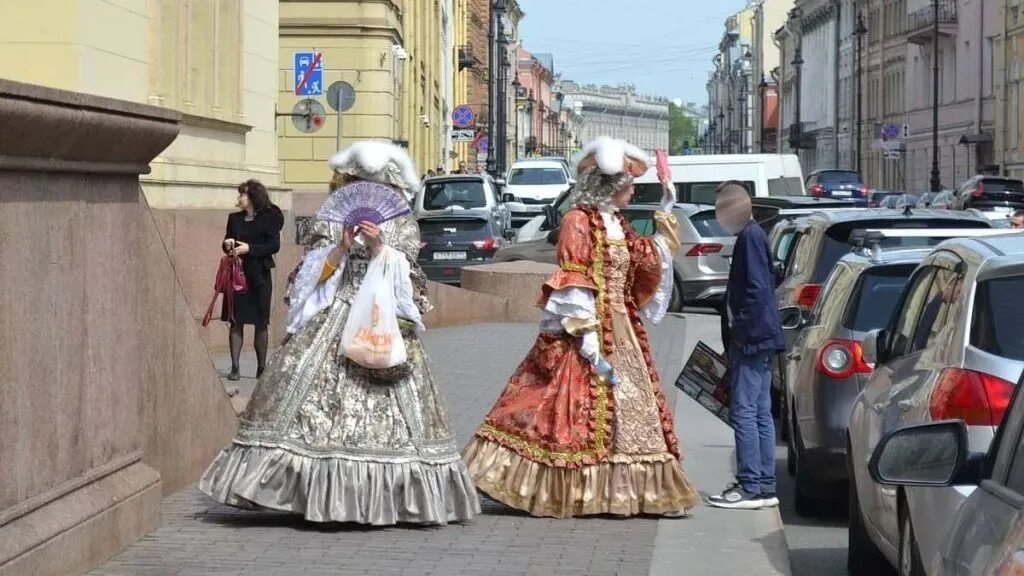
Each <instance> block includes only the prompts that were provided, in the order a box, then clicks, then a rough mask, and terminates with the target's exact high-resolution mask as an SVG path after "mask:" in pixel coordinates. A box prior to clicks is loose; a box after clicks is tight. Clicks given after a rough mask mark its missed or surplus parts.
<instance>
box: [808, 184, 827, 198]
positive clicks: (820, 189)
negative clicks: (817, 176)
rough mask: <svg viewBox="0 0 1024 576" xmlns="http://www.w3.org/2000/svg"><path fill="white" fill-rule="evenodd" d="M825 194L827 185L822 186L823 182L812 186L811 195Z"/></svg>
mask: <svg viewBox="0 0 1024 576" xmlns="http://www.w3.org/2000/svg"><path fill="white" fill-rule="evenodd" d="M824 195H825V187H824V186H822V185H821V184H815V185H814V186H811V196H824Z"/></svg>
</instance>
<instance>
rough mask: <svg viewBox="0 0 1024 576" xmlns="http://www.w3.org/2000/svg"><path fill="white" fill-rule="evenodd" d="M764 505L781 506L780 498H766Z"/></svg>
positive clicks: (769, 506) (770, 506) (767, 506)
mask: <svg viewBox="0 0 1024 576" xmlns="http://www.w3.org/2000/svg"><path fill="white" fill-rule="evenodd" d="M764 507H765V508H778V507H779V499H778V498H768V499H766V500H765V501H764Z"/></svg>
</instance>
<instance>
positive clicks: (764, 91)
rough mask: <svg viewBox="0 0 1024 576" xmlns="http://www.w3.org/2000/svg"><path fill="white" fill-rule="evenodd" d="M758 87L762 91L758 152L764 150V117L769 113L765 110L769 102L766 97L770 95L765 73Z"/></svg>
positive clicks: (758, 120)
mask: <svg viewBox="0 0 1024 576" xmlns="http://www.w3.org/2000/svg"><path fill="white" fill-rule="evenodd" d="M757 87H758V89H759V90H760V91H761V93H760V96H761V117H760V118H758V119H757V122H758V126H759V128H758V130H757V133H758V140H757V151H758V152H764V128H765V121H764V117H765V115H766V114H767V110H765V108H767V103H766V102H767V100H766V98H767V96H768V79H767V78H765V77H764V74H761V83H760V84H758V85H757Z"/></svg>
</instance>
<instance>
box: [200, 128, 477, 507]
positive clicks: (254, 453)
mask: <svg viewBox="0 0 1024 576" xmlns="http://www.w3.org/2000/svg"><path fill="white" fill-rule="evenodd" d="M331 167H332V168H334V170H335V172H336V174H337V175H339V176H340V178H339V180H340V181H341V182H351V181H354V180H370V181H375V182H379V183H383V184H387V185H389V186H391V187H393V188H394V189H395V190H396V193H400V192H399V191H402V192H405V191H409V190H414V189H415V188H416V186H418V181H419V178H418V176H417V174H416V170H415V168H414V167H413V166H412V161H411V160H410V159H409V157H408V156H407V155H406V154H405V152H404V151H403V150H402V149H400V148H398V147H397V146H393V145H391V144H385V143H380V142H361V143H358V144H356V145H353V146H352V147H351V148H349V149H348V150H345V151H343V152H341V153H339V154H338V155H336V156H335V157H334V158H332V160H331ZM345 191H346V186H345V185H343V186H341V187H340V188H338V189H337V190H335V191H334V192H333V193H334V194H345ZM378 232H379V239H380V240H382V241H383V244H385V245H387V246H390V247H391V248H393V249H395V250H397V251H398V252H399V253H400V254H403V255H404V256H405V260H404V262H402V263H401V264H402V268H403V269H405V268H407V269H408V271H409V275H410V276H411V279H412V284H411V285H412V290H411V292H409V291H408V288H406V290H404V291H403V290H402V289H401V287H396V288H397V290H398V291H399V293H398V294H397V300H398V309H399V323H400V327H401V331H402V335H403V337H404V340H405V344H406V347H407V352H408V357H409V360H408V361H407V362H406V364H404V365H401V366H399V367H397V368H395V369H390V370H386V371H377V370H368V369H366V368H363V367H360V366H358V365H355V364H353V363H351V362H350V361H348V360H347V359H346V358H345V357H344V356H342V354H341V352H340V346H339V343H340V341H341V334H342V329H343V328H344V326H345V321H346V319H347V318H348V315H349V311H350V304H351V302H352V301H353V299H354V297H355V295H356V293H357V291H358V289H359V286H360V285H361V283H362V280H363V277H364V276H365V274H366V270H367V266H368V264H369V261H370V258H371V248H375V247H376V245H378V244H379V242H378V240H377V238H375V236H377V233H378ZM305 245H306V250H307V251H306V255H305V257H304V258H303V262H302V264H301V265H300V267H299V269H298V273H297V274H296V276H295V279H294V282H293V283H292V285H291V287H290V290H289V318H288V322H289V326H288V332H289V338H288V339H287V340H286V341H285V343H284V345H283V346H282V347H281V349H280V350H279V351H278V352H277V353H276V354H275V355H274V357H273V358H272V359H271V361H270V363H269V365H268V366H267V368H266V371H265V372H264V374H263V377H262V378H261V379H260V381H259V384H258V385H257V387H256V390H255V391H254V393H253V395H252V399H251V400H250V402H249V404H248V406H247V407H246V410H245V412H244V413H243V414H242V416H241V421H240V425H239V430H238V433H237V435H236V436H235V439H234V441H233V442H232V443H231V445H230V446H228V447H227V448H225V449H224V450H222V451H221V453H220V454H219V455H218V456H217V458H216V459H215V460H214V462H213V463H212V464H211V465H210V467H209V469H207V471H206V473H205V474H204V475H203V478H202V479H201V481H200V483H199V489H200V490H202V491H203V492H204V493H206V494H207V495H209V496H210V497H211V498H213V499H214V500H217V501H218V502H222V503H224V504H229V505H232V506H238V507H245V508H264V509H272V510H281V511H287V512H292V513H295V514H302V515H304V517H305V518H306V519H307V520H311V521H315V522H358V523H364V524H373V525H389V524H395V523H399V522H403V523H404V522H408V523H421V524H446V523H448V522H462V521H466V520H469V519H471V518H472V517H473V516H474V515H475V514H477V513H479V511H480V503H479V499H478V496H477V493H476V490H475V488H474V487H473V482H472V479H471V478H470V476H469V475H468V473H467V471H466V467H465V464H464V463H463V461H462V458H461V457H460V455H459V450H458V447H457V445H456V443H455V434H454V433H453V431H452V427H451V424H450V421H449V418H448V414H447V410H446V407H445V403H444V401H443V399H442V397H441V393H440V390H439V389H438V387H437V385H436V383H435V381H434V379H433V377H432V376H431V373H430V369H429V367H428V361H427V357H426V354H425V352H424V350H423V346H422V344H421V342H420V339H419V336H418V332H419V331H420V330H421V329H422V324H421V322H420V314H421V313H423V312H426V311H427V310H428V309H429V306H430V305H429V303H428V302H427V300H426V297H425V292H426V289H425V288H426V282H425V277H424V276H423V273H422V271H421V270H420V269H419V268H418V266H417V265H416V255H417V253H418V252H419V249H420V236H419V227H418V226H417V224H416V221H415V219H414V218H413V217H412V216H411V215H409V216H402V217H399V218H395V219H393V220H389V221H387V222H384V223H383V224H381V225H380V226H379V228H378V227H375V226H371V227H369V228H364V233H363V234H362V235H361V236H360V237H359V238H357V239H355V241H354V242H353V238H352V237H351V235H348V234H343V232H342V227H341V226H340V225H338V224H335V223H331V222H327V221H322V220H316V221H315V222H314V223H313V224H312V226H311V227H310V229H309V230H308V232H307V233H306V238H305ZM406 265H407V266H406ZM404 284H405V286H406V287H408V286H409V283H404ZM403 311H404V312H403Z"/></svg>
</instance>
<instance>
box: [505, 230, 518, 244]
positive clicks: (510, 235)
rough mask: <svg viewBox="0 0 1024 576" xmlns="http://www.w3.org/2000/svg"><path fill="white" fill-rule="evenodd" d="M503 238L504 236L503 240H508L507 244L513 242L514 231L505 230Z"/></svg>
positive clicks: (514, 237)
mask: <svg viewBox="0 0 1024 576" xmlns="http://www.w3.org/2000/svg"><path fill="white" fill-rule="evenodd" d="M504 236H505V240H508V241H509V242H512V241H513V240H515V239H516V231H515V230H513V229H512V228H506V229H505V234H504Z"/></svg>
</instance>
